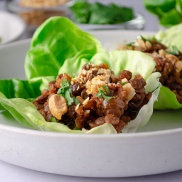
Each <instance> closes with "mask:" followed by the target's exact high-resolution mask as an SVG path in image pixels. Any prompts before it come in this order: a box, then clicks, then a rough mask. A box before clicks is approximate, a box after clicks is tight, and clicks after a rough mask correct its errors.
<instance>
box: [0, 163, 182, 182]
mask: <svg viewBox="0 0 182 182" xmlns="http://www.w3.org/2000/svg"><path fill="white" fill-rule="evenodd" d="M0 181H1V182H181V181H182V171H176V172H171V173H165V174H158V175H151V176H141V177H129V178H81V177H72V176H62V175H56V174H48V173H43V172H38V171H33V170H29V169H25V168H22V167H18V166H15V165H11V164H8V163H5V162H2V161H0Z"/></svg>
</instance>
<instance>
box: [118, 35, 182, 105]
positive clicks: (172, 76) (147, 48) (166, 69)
mask: <svg viewBox="0 0 182 182" xmlns="http://www.w3.org/2000/svg"><path fill="white" fill-rule="evenodd" d="M136 42H137V45H135V44H128V45H124V46H123V45H122V46H120V47H119V49H120V50H137V51H141V52H144V53H146V54H147V55H149V56H151V57H152V58H153V59H154V61H155V63H156V66H155V70H154V72H160V73H161V77H160V79H159V81H160V82H161V84H162V85H163V86H166V87H168V88H169V89H170V90H171V91H172V92H174V94H175V95H176V98H177V100H178V102H179V103H181V104H182V61H181V60H182V52H180V51H179V50H178V49H177V48H176V47H175V46H172V47H171V48H170V49H169V48H167V47H166V46H165V45H164V44H161V43H160V42H158V41H157V40H156V39H155V38H152V39H150V40H149V39H145V38H144V37H141V39H137V40H136Z"/></svg>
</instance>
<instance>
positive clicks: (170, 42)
mask: <svg viewBox="0 0 182 182" xmlns="http://www.w3.org/2000/svg"><path fill="white" fill-rule="evenodd" d="M181 32H182V23H180V24H178V25H175V26H172V27H171V28H168V29H167V30H160V31H159V32H158V33H157V34H156V35H155V37H156V39H157V40H158V41H159V42H161V43H163V44H164V45H166V46H167V47H172V46H176V47H177V48H178V49H179V50H180V51H182V41H181Z"/></svg>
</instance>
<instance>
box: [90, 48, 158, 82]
mask: <svg viewBox="0 0 182 182" xmlns="http://www.w3.org/2000/svg"><path fill="white" fill-rule="evenodd" d="M91 62H92V63H94V64H101V63H106V64H107V65H108V66H109V68H110V69H111V70H113V71H114V73H115V74H119V73H120V72H121V70H124V69H125V70H128V71H131V72H132V73H133V75H136V74H140V75H142V77H143V78H144V79H145V80H146V79H147V78H148V77H149V76H150V75H151V74H152V72H153V70H154V68H155V62H154V61H153V59H152V58H151V57H149V56H147V55H146V54H144V53H142V52H140V51H131V50H123V51H121V50H120V51H118V50H115V51H111V52H107V53H98V54H96V55H95V56H94V57H93V58H92V59H91Z"/></svg>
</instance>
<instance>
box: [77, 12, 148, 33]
mask: <svg viewBox="0 0 182 182" xmlns="http://www.w3.org/2000/svg"><path fill="white" fill-rule="evenodd" d="M75 23H76V22H75ZM76 24H77V25H78V26H79V27H80V28H81V29H83V30H86V31H88V30H114V29H121V30H142V29H144V26H145V19H144V17H143V16H142V15H141V14H139V13H136V14H135V17H134V19H132V20H130V21H126V22H123V23H118V24H82V23H76Z"/></svg>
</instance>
